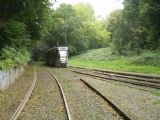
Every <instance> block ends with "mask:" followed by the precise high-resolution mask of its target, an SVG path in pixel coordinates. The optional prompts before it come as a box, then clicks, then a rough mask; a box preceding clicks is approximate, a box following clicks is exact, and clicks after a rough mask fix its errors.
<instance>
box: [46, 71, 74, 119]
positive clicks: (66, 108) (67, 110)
mask: <svg viewBox="0 0 160 120" xmlns="http://www.w3.org/2000/svg"><path fill="white" fill-rule="evenodd" d="M46 71H48V73H49V74H50V75H51V76H52V77H53V78H54V79H55V80H56V83H57V84H58V87H59V89H60V92H61V95H62V98H63V102H64V106H65V110H66V113H67V118H68V120H72V117H71V113H70V111H69V107H68V104H67V100H66V97H65V95H64V91H63V89H62V87H61V84H60V82H59V80H58V79H57V78H56V76H55V75H53V73H51V72H50V71H49V70H47V69H46Z"/></svg>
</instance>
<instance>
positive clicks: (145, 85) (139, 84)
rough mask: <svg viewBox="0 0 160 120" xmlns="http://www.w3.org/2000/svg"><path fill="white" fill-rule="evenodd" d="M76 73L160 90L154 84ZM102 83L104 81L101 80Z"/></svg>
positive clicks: (159, 87)
mask: <svg viewBox="0 0 160 120" xmlns="http://www.w3.org/2000/svg"><path fill="white" fill-rule="evenodd" d="M73 72H76V73H78V74H84V75H88V76H93V77H98V78H103V79H107V80H113V81H118V82H123V83H128V84H133V85H137V86H143V87H150V88H154V89H160V86H157V85H156V84H155V85H153V84H148V83H147V84H146V83H142V82H133V80H132V81H131V80H129V81H126V80H119V79H115V78H111V77H104V76H99V75H93V74H90V73H84V72H79V71H75V70H74V71H73ZM103 81H104V80H103Z"/></svg>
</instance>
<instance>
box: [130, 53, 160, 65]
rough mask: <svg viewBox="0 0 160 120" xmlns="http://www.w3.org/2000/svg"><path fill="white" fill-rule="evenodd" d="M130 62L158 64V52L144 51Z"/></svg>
mask: <svg viewBox="0 0 160 120" xmlns="http://www.w3.org/2000/svg"><path fill="white" fill-rule="evenodd" d="M131 63H132V64H137V65H153V66H160V52H144V53H141V54H140V55H139V56H137V57H134V59H132V60H131Z"/></svg>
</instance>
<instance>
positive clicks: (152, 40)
mask: <svg viewBox="0 0 160 120" xmlns="http://www.w3.org/2000/svg"><path fill="white" fill-rule="evenodd" d="M159 20H160V1H157V0H124V9H123V10H117V11H114V12H113V13H111V15H110V16H109V18H107V19H106V26H107V27H106V29H107V30H108V31H110V32H111V40H110V46H111V47H112V48H113V49H117V50H118V51H119V53H120V54H122V51H123V50H132V51H136V52H137V53H139V52H140V50H142V49H149V50H156V49H159V48H160V29H159V28H160V22H159Z"/></svg>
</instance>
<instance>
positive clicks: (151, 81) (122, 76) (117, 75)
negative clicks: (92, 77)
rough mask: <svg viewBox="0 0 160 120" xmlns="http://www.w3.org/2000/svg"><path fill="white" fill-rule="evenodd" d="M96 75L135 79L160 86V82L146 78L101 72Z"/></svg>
mask: <svg viewBox="0 0 160 120" xmlns="http://www.w3.org/2000/svg"><path fill="white" fill-rule="evenodd" d="M95 73H98V74H101V75H107V76H110V77H120V78H128V79H134V80H137V81H144V82H150V83H158V84H160V80H154V79H145V78H140V77H134V76H128V75H127V76H126V75H120V74H116V73H114V74H112V73H108V72H99V71H95Z"/></svg>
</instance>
